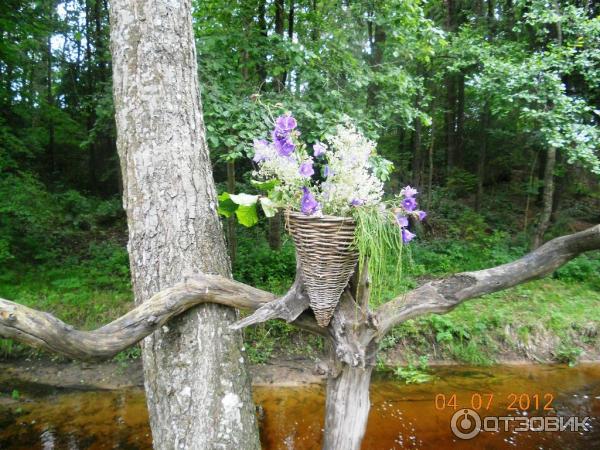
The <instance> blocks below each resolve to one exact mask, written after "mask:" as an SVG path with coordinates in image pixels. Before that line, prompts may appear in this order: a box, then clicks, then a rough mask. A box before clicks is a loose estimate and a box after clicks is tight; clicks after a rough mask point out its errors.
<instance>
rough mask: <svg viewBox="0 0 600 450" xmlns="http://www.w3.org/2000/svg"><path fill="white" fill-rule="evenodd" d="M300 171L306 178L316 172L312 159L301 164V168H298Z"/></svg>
mask: <svg viewBox="0 0 600 450" xmlns="http://www.w3.org/2000/svg"><path fill="white" fill-rule="evenodd" d="M298 172H299V173H300V175H302V176H303V177H306V178H308V177H310V176H312V175H313V174H314V173H315V170H314V169H313V163H312V161H306V162H303V163H302V164H300V169H299V170H298Z"/></svg>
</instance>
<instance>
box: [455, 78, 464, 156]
mask: <svg viewBox="0 0 600 450" xmlns="http://www.w3.org/2000/svg"><path fill="white" fill-rule="evenodd" d="M456 84H457V94H456V114H455V117H456V138H455V143H456V155H455V161H454V162H455V164H456V166H457V167H461V168H462V167H464V157H465V156H464V155H465V74H464V72H461V73H459V74H458V75H457V77H456Z"/></svg>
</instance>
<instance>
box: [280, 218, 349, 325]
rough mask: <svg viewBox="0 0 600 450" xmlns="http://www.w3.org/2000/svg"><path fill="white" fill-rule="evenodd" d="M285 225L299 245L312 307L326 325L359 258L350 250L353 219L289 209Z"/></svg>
mask: <svg viewBox="0 0 600 450" xmlns="http://www.w3.org/2000/svg"><path fill="white" fill-rule="evenodd" d="M286 224H287V227H288V230H289V232H290V234H291V235H292V239H294V243H295V244H296V255H297V257H298V261H299V262H300V270H301V271H302V276H303V279H304V285H305V287H306V292H307V294H308V297H309V298H310V307H311V308H312V310H313V311H314V313H315V317H316V319H317V323H318V324H319V325H320V326H322V327H326V326H327V325H328V324H329V321H330V320H331V316H332V315H333V312H334V310H335V307H336V305H337V304H338V302H339V300H340V296H341V295H342V292H343V291H344V288H345V287H346V285H347V284H348V280H349V279H350V277H351V276H352V273H353V272H354V268H355V266H356V263H357V261H358V252H357V251H356V250H354V249H351V244H352V241H353V240H354V229H355V223H354V220H352V219H350V218H347V217H335V216H324V217H310V216H305V215H304V214H301V213H296V212H292V211H290V212H287V214H286Z"/></svg>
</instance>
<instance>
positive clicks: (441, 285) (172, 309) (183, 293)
mask: <svg viewBox="0 0 600 450" xmlns="http://www.w3.org/2000/svg"><path fill="white" fill-rule="evenodd" d="M597 249H600V225H596V226H594V227H592V228H589V229H587V230H584V231H580V232H578V233H574V234H571V235H567V236H562V237H559V238H556V239H553V240H552V241H550V242H547V243H546V244H544V245H542V246H541V247H539V248H538V249H536V250H534V251H533V252H531V253H529V254H528V255H525V256H524V257H522V258H521V259H518V260H516V261H514V262H511V263H508V264H503V265H501V266H497V267H493V268H490V269H484V270H478V271H474V272H463V273H459V274H455V275H451V276H449V277H446V278H442V279H439V280H434V281H431V282H429V283H426V284H424V285H422V286H420V287H418V288H416V289H413V290H412V291H410V292H407V293H406V294H403V295H401V296H399V297H397V298H395V299H393V300H392V301H390V302H388V303H385V304H384V305H382V306H380V307H378V308H377V309H376V310H374V311H370V310H369V308H368V295H369V293H368V290H369V289H368V279H367V278H366V276H365V274H364V273H363V274H360V276H354V277H353V279H351V281H350V283H349V286H348V288H347V289H346V290H345V291H344V293H343V294H342V298H341V300H340V303H339V304H338V307H337V309H336V311H335V313H334V315H333V318H332V320H331V322H330V323H329V326H328V327H327V328H323V327H319V326H318V325H317V323H316V321H315V318H314V315H313V314H312V313H311V312H310V311H308V308H309V300H308V296H307V295H306V292H305V290H304V287H303V282H302V276H301V271H297V275H296V281H295V282H294V284H293V285H292V286H291V288H290V290H289V291H288V292H287V293H286V294H285V295H283V296H282V297H279V298H276V297H275V296H274V295H273V294H270V293H268V292H264V291H261V290H259V289H255V288H253V287H250V286H247V285H245V284H242V283H238V282H235V281H233V280H231V279H229V278H228V277H224V276H221V275H207V274H202V273H197V274H195V275H190V276H187V277H183V278H182V279H181V281H180V282H179V283H175V284H174V285H173V286H171V287H169V288H166V289H163V290H162V291H160V292H158V293H156V294H155V295H153V296H152V297H151V298H150V299H148V300H147V301H145V302H143V303H141V304H139V305H138V306H137V307H136V308H135V309H133V310H132V311H130V312H129V313H127V314H125V315H124V316H122V317H120V318H119V319H117V320H115V321H114V322H112V323H110V324H108V325H105V326H104V327H102V328H99V329H98V330H95V331H78V330H75V329H73V328H72V327H70V326H69V325H67V324H65V323H63V322H61V321H60V320H58V319H57V318H55V317H53V316H51V315H50V314H47V313H44V312H40V311H36V310H33V309H31V308H28V307H26V306H23V305H19V304H18V303H14V302H11V301H9V300H3V299H0V337H4V338H11V339H15V340H17V341H19V342H22V343H25V344H29V345H33V346H37V347H41V348H44V349H46V350H49V351H52V352H55V353H60V354H64V355H67V356H70V357H73V358H79V359H90V358H105V357H110V356H112V355H115V354H116V353H118V352H119V351H121V350H124V349H126V348H128V347H130V346H131V345H133V344H135V343H136V342H138V341H140V340H142V339H143V338H144V337H146V336H148V335H150V334H151V333H152V332H153V331H155V330H157V329H160V328H161V327H162V326H163V325H165V324H166V323H167V322H168V321H169V320H173V319H174V318H176V317H178V316H179V315H181V314H182V313H183V312H185V311H187V310H189V309H191V308H193V307H195V306H197V305H198V304H201V303H218V304H220V305H227V306H231V307H235V308H241V309H249V310H254V313H253V314H252V315H250V316H248V317H246V318H244V319H243V320H240V321H238V322H237V323H236V324H234V325H232V327H231V328H233V329H239V328H242V327H245V326H249V325H252V324H256V323H261V322H264V321H266V320H268V319H276V318H279V319H283V320H286V321H288V322H291V323H293V324H294V325H296V326H298V327H301V328H303V329H306V330H309V331H311V332H313V333H315V334H319V335H321V336H323V337H324V338H325V339H326V343H327V348H328V349H329V351H328V353H329V358H330V361H329V362H330V363H329V369H328V370H329V377H328V382H327V404H326V412H325V414H326V417H325V434H324V436H323V448H324V449H326V450H358V449H359V448H360V445H361V442H362V439H363V437H364V432H365V430H366V425H367V417H368V412H369V383H370V377H371V372H372V370H373V367H374V365H375V359H376V356H377V349H378V342H379V340H380V339H381V338H382V337H383V336H385V334H386V333H387V332H389V331H390V330H391V329H392V328H393V327H394V326H395V325H397V324H400V323H402V322H404V321H406V320H409V319H412V318H415V317H418V316H420V315H423V314H428V313H436V314H444V313H447V312H449V311H451V310H452V309H453V308H455V307H456V306H457V305H459V304H460V303H462V302H463V301H466V300H469V299H472V298H476V297H479V296H481V295H484V294H489V293H492V292H496V291H500V290H503V289H507V288H509V287H512V286H515V285H517V284H520V283H524V282H526V281H529V280H532V279H535V278H540V277H543V276H545V275H548V274H551V273H552V272H553V271H554V270H556V269H557V268H558V267H560V266H561V265H563V264H565V263H566V262H568V261H570V260H571V259H573V258H575V257H576V256H577V255H579V254H581V253H583V252H586V251H591V250H597ZM175 320H177V319H175ZM223 338H224V337H223V336H221V337H220V338H219V339H223ZM217 344H218V343H217V342H213V345H214V346H215V347H218V345H217ZM171 357H172V358H173V359H177V358H178V355H176V354H172V355H171ZM204 388H205V389H206V388H209V384H208V383H207V384H206V385H205V387H204ZM191 406H193V405H190V407H191ZM196 419H197V420H198V419H200V420H202V418H198V417H196ZM240 448H248V447H246V446H241V447H240Z"/></svg>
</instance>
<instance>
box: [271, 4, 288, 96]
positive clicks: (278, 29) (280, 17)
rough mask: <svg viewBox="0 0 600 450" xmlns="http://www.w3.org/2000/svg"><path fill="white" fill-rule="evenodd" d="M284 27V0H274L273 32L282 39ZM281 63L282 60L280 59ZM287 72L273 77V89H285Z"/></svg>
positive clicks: (278, 90)
mask: <svg viewBox="0 0 600 450" xmlns="http://www.w3.org/2000/svg"><path fill="white" fill-rule="evenodd" d="M284 27H285V0H275V34H277V35H278V36H280V38H281V40H282V41H283V32H284ZM280 62H281V63H282V64H283V61H280ZM286 78H287V73H286V72H285V71H284V72H283V73H281V74H280V75H278V76H276V77H274V78H273V81H274V82H275V84H276V85H275V90H276V91H277V92H281V91H283V90H284V89H285V80H286Z"/></svg>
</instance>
